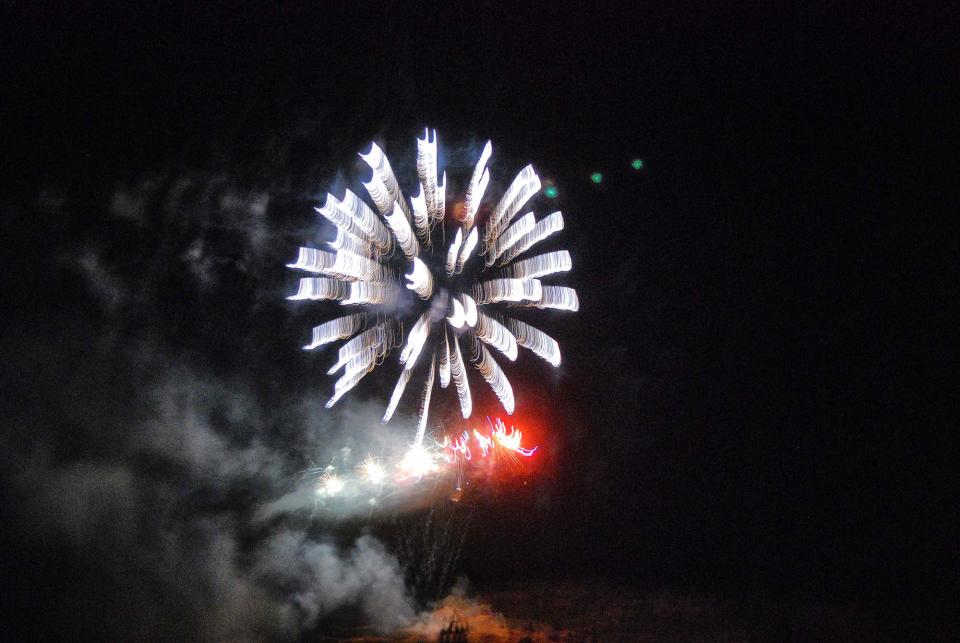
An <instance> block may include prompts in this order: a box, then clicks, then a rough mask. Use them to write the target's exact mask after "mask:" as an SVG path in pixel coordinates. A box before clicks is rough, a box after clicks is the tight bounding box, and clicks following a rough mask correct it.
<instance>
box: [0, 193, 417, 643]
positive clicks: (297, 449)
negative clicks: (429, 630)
mask: <svg viewBox="0 0 960 643" xmlns="http://www.w3.org/2000/svg"><path fill="white" fill-rule="evenodd" d="M237 185H238V184H237V182H236V181H235V180H233V179H232V178H230V177H229V176H226V175H221V174H217V175H213V174H211V175H206V176H204V175H201V174H197V175H192V176H182V177H166V176H161V175H157V176H153V177H151V178H149V179H148V180H140V181H134V182H131V183H124V184H118V185H117V186H116V187H114V188H113V189H112V190H110V192H109V193H104V194H101V195H100V197H99V198H98V199H95V200H94V201H93V202H89V201H78V200H72V198H71V196H70V194H69V192H68V191H67V190H54V191H52V192H51V191H50V190H49V189H48V190H47V192H50V193H51V194H53V193H54V192H55V193H56V194H57V195H58V196H57V198H56V199H51V198H48V197H43V195H41V197H37V198H35V199H33V203H34V206H33V207H34V209H35V211H40V212H42V213H43V214H44V216H45V218H44V219H42V220H41V221H40V223H39V224H37V225H35V226H33V227H31V228H24V227H22V226H21V223H22V221H23V218H25V217H24V216H23V215H25V214H26V215H29V213H30V212H31V210H29V209H27V210H25V211H23V212H12V211H8V212H6V213H5V216H4V218H3V227H4V230H3V232H4V233H9V234H10V235H11V236H13V237H15V238H16V240H18V241H19V242H21V245H22V246H26V247H29V246H30V245H31V244H32V245H36V246H37V247H41V246H44V245H46V246H47V247H46V252H45V253H44V255H40V254H39V253H38V255H37V258H36V260H35V261H36V262H37V263H36V265H32V266H29V268H30V269H32V270H35V273H31V274H35V275H38V276H37V277H36V278H35V279H36V283H33V284H31V286H32V291H31V293H30V294H29V296H27V297H24V298H23V299H22V300H14V302H13V303H14V304H15V305H17V306H18V307H19V309H20V310H21V312H22V313H23V314H22V315H20V316H18V317H17V318H14V320H13V321H11V322H9V328H8V331H7V333H5V337H4V340H3V341H2V343H0V377H2V381H3V384H4V390H5V391H7V392H8V394H7V393H5V395H4V396H3V397H4V400H3V401H2V402H0V407H2V411H3V413H4V416H5V418H6V419H7V421H6V423H5V428H4V430H3V433H2V434H0V465H2V467H3V471H2V472H0V481H2V483H3V499H4V501H5V502H4V504H5V506H6V509H5V513H6V514H9V515H8V516H5V517H6V518H7V520H5V524H6V525H7V527H6V531H7V535H6V538H7V540H8V541H9V544H10V546H11V547H15V548H16V551H20V552H22V562H23V565H24V566H25V568H29V569H34V570H36V573H31V574H27V573H23V574H22V575H21V576H19V577H18V582H19V583H20V584H21V589H20V590H18V591H15V592H12V594H13V595H14V597H15V598H14V601H15V607H16V608H17V609H20V608H23V609H24V614H28V613H29V614H34V615H35V616H33V617H30V618H32V619H33V620H32V621H31V622H30V625H31V630H30V632H31V634H33V635H40V636H43V635H46V636H48V637H60V636H64V635H67V634H70V635H75V636H81V637H83V638H87V637H94V638H110V639H122V640H130V639H138V640H139V639H180V640H196V639H204V640H231V639H232V640H238V639H267V640H285V639H294V638H297V637H298V636H300V635H301V634H302V633H303V632H304V631H308V630H310V629H311V628H317V629H320V630H322V629H323V628H324V623H325V619H328V618H330V617H331V616H336V614H337V613H339V612H341V611H343V610H348V611H349V610H352V611H353V612H356V613H359V614H360V615H362V617H363V618H364V619H365V620H366V621H367V622H368V623H369V624H370V625H371V626H372V627H373V628H375V629H376V630H378V631H381V632H389V631H393V630H395V629H396V628H398V627H401V626H403V625H405V624H407V623H408V622H410V621H411V619H412V618H413V616H414V614H415V611H414V601H413V599H412V597H411V593H410V592H409V591H408V589H407V587H406V586H405V584H404V570H403V567H402V565H401V563H400V561H399V560H398V559H397V557H396V556H395V555H393V554H392V553H391V552H390V551H388V549H387V547H386V546H385V545H384V544H383V543H382V542H380V541H379V540H377V539H376V538H375V537H374V536H373V535H371V534H369V533H362V531H361V532H360V533H359V535H358V534H357V533H356V530H354V532H353V533H348V534H345V533H344V532H343V531H342V530H339V529H338V527H337V524H336V523H335V522H332V521H330V520H326V519H323V518H322V517H317V516H314V515H313V514H312V509H313V502H314V498H313V497H312V494H311V493H310V488H311V487H310V485H311V482H310V479H309V478H305V477H304V472H305V471H307V470H308V469H310V468H311V467H314V466H317V465H318V464H325V463H326V462H328V461H330V459H331V458H333V457H340V458H343V456H344V453H349V452H350V451H351V450H352V451H353V452H354V453H361V452H362V451H363V448H365V447H367V448H369V447H371V446H372V447H373V448H383V449H385V448H392V445H393V443H394V442H395V441H397V440H398V439H399V437H398V436H400V435H401V434H402V431H401V430H400V429H397V428H396V427H392V428H393V429H394V431H392V432H391V433H390V434H387V433H386V432H384V431H383V430H382V429H381V428H380V427H379V417H380V414H382V408H381V407H382V405H377V406H374V405H373V404H367V403H365V402H363V401H362V399H361V400H360V401H357V402H351V401H348V400H345V401H343V402H341V403H340V404H339V405H338V407H337V408H335V409H333V410H330V411H327V410H325V409H323V402H324V400H325V399H326V397H328V395H329V392H328V391H327V390H325V389H321V390H317V389H319V388H320V387H319V386H318V383H322V384H323V385H324V387H325V386H326V384H328V382H326V379H325V378H323V376H322V372H323V369H322V368H320V367H319V366H318V364H319V361H318V360H316V359H315V358H313V357H312V356H310V355H304V354H303V353H302V351H300V349H299V347H300V346H302V345H303V344H304V343H305V342H304V341H303V339H304V337H305V336H306V333H307V332H309V320H308V318H307V317H306V316H303V317H301V318H299V319H292V318H293V317H294V316H299V315H303V314H304V313H301V312H300V311H298V310H294V309H293V307H292V306H289V305H287V304H286V302H285V301H284V299H283V297H284V295H285V294H286V291H287V284H286V280H287V279H288V276H287V275H286V272H288V271H285V270H284V269H283V264H284V263H285V262H286V261H289V260H290V258H291V256H292V253H294V252H295V251H296V246H297V245H298V244H300V243H303V242H304V241H307V242H309V241H311V235H316V225H315V224H316V222H315V221H314V220H313V215H312V210H311V209H310V207H309V206H310V205H312V201H311V200H310V199H307V198H305V197H302V196H300V195H297V194H294V193H293V192H292V191H291V190H290V189H288V188H280V187H277V186H275V185H274V186H271V185H267V186H266V187H263V186H261V187H259V188H257V189H240V188H238V187H237ZM37 204H40V205H37ZM41 205H42V207H40V206H41ZM91 213H92V214H91ZM81 219H84V220H85V225H88V226H89V227H90V228H91V229H93V230H94V233H91V234H86V235H79V236H77V237H76V238H74V237H71V236H69V235H62V234H57V233H56V231H57V230H59V229H61V228H69V227H71V226H74V225H76V223H77V221H79V220H81ZM321 234H323V233H321ZM49 239H56V240H57V242H56V243H55V244H54V245H53V247H52V248H51V247H49V246H50V244H49V243H48V240H49ZM50 258H52V261H50V260H48V259H50ZM297 333H300V334H301V335H303V336H298V335H297ZM311 360H313V361H311ZM311 369H312V370H311ZM376 395H377V396H378V397H377V399H380V396H379V393H377V394H376ZM401 423H402V419H401ZM361 457H362V456H361ZM25 576H31V578H32V580H30V581H29V582H27V581H23V578H24V577H25ZM55 612H56V618H50V616H51V615H53V614H54V613H55ZM21 618H23V615H21ZM65 623H69V624H70V626H69V627H70V631H69V632H66V631H64V630H63V629H58V628H64V627H66V626H65V625H64V624H65Z"/></svg>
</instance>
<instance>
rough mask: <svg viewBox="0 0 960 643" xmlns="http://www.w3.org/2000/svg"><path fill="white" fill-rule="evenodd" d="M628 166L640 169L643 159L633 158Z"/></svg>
mask: <svg viewBox="0 0 960 643" xmlns="http://www.w3.org/2000/svg"><path fill="white" fill-rule="evenodd" d="M630 167H632V168H633V169H635V170H642V169H643V159H633V160H632V161H630Z"/></svg>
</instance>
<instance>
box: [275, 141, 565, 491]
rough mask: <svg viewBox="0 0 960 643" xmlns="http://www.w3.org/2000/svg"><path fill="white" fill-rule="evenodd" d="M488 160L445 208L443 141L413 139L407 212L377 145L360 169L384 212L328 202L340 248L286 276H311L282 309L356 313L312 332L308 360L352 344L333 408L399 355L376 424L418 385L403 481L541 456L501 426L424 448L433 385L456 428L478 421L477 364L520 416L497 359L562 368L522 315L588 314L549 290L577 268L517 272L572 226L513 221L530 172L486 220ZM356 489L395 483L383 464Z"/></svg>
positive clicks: (349, 200) (356, 203)
mask: <svg viewBox="0 0 960 643" xmlns="http://www.w3.org/2000/svg"><path fill="white" fill-rule="evenodd" d="M492 154H493V146H492V144H491V143H490V142H489V141H488V142H487V143H486V145H484V147H483V150H482V152H481V154H480V158H479V160H478V161H477V164H476V167H475V169H474V171H473V174H472V176H471V178H470V181H469V184H468V186H467V190H466V193H465V195H464V197H463V199H462V200H461V201H458V202H455V203H453V204H451V207H449V208H448V207H447V194H446V186H447V177H446V173H445V172H444V173H443V174H442V175H440V176H439V177H438V155H437V135H436V132H435V131H434V132H430V131H427V133H426V135H425V137H424V138H423V139H418V140H417V157H416V158H417V160H416V166H417V179H418V185H417V191H416V194H415V195H414V196H413V197H411V198H409V199H407V197H405V196H404V193H403V191H402V189H401V188H400V186H399V184H398V181H397V177H396V176H395V174H394V172H393V169H392V167H391V165H390V162H389V160H388V159H387V157H386V155H385V154H384V153H383V151H382V150H381V148H380V147H379V146H378V145H377V144H376V143H373V144H371V146H370V150H369V152H367V153H366V154H360V157H361V158H362V159H363V161H364V162H365V163H366V164H367V165H368V166H369V167H370V169H371V170H372V175H371V177H370V180H369V181H367V182H365V183H364V184H363V186H364V188H365V189H366V192H367V194H368V196H369V197H370V200H371V201H372V202H373V204H374V207H375V208H376V211H375V210H374V208H371V207H370V206H369V205H368V204H367V203H366V202H365V201H364V200H363V199H361V198H360V197H359V196H357V195H356V194H354V193H353V192H351V191H350V190H346V192H345V194H344V196H343V198H337V197H336V196H334V195H332V194H328V195H327V198H326V201H325V203H324V204H323V206H322V207H319V208H317V209H316V210H317V212H318V213H319V214H320V216H321V217H323V218H324V219H325V220H326V221H328V222H330V223H332V224H333V225H334V226H335V228H336V236H335V237H334V238H333V239H332V240H330V241H327V242H326V245H327V246H328V247H329V248H330V249H329V250H326V249H319V248H306V247H304V248H300V251H299V253H298V256H297V259H296V261H295V262H293V263H291V264H288V267H290V268H293V269H295V270H299V271H302V272H307V273H311V274H312V275H315V276H310V277H303V278H301V279H300V282H299V285H298V288H297V292H296V293H295V294H293V295H291V296H290V297H288V299H292V300H332V301H338V302H340V304H342V305H344V306H359V307H360V309H359V311H358V312H352V313H349V314H347V315H344V316H339V317H336V318H334V319H331V320H329V321H326V322H324V323H322V324H320V325H319V326H316V327H315V328H314V329H313V332H312V336H311V341H310V342H309V343H308V344H307V345H306V346H304V349H306V350H314V349H317V348H320V347H323V346H325V345H327V344H330V343H333V342H337V341H340V340H347V341H345V342H344V343H343V344H342V345H341V346H340V348H339V350H338V351H337V353H336V358H335V361H334V364H333V365H332V367H331V368H330V369H329V371H328V374H330V375H333V374H336V373H340V376H339V379H338V380H337V381H336V383H335V385H334V393H333V395H332V397H331V398H330V399H329V401H328V402H327V407H330V406H333V405H334V404H336V403H337V401H338V400H339V399H340V398H341V397H343V396H344V395H345V394H346V393H347V392H349V391H350V390H351V389H352V388H354V387H355V386H356V385H357V384H358V383H359V382H360V380H362V379H363V378H364V377H365V376H366V375H367V374H368V373H370V372H371V371H373V370H374V369H375V368H376V367H377V366H380V365H381V364H384V363H385V362H386V360H387V357H388V355H389V354H390V353H391V352H392V351H393V349H395V348H399V349H400V352H399V359H398V360H397V362H398V363H397V364H396V367H399V376H398V379H397V383H396V385H395V387H394V390H393V394H392V395H391V396H390V400H389V402H388V404H387V407H386V410H385V412H384V414H383V418H382V422H384V423H386V422H388V421H389V420H390V418H391V417H393V415H394V413H395V411H396V409H397V406H398V404H399V403H400V401H401V398H402V397H403V394H404V392H405V390H406V388H407V386H408V385H409V384H410V382H411V381H413V380H414V375H416V378H417V379H416V381H418V382H422V392H421V394H420V402H419V410H418V423H417V431H416V435H415V437H414V439H413V442H412V444H411V446H410V449H409V451H408V452H407V453H406V454H405V455H404V457H403V458H402V460H401V462H400V463H399V464H398V465H397V468H398V471H399V472H400V475H401V477H402V478H405V479H417V480H419V479H422V478H423V477H424V476H427V475H429V474H433V473H436V472H438V470H439V468H440V465H439V464H438V461H440V460H446V461H447V462H450V459H451V458H453V460H454V461H457V460H458V459H459V460H470V459H471V458H472V457H473V454H474V453H479V454H481V457H486V456H487V455H488V454H490V453H494V452H508V453H511V454H513V455H514V456H517V455H519V456H525V457H529V456H531V455H533V452H534V451H535V450H536V449H535V448H534V449H532V450H528V449H525V448H523V447H521V446H520V440H521V435H520V432H519V431H514V430H513V429H511V430H510V431H509V432H508V431H507V430H506V428H505V426H504V425H503V423H502V422H500V421H499V420H498V424H497V426H496V427H492V431H491V432H490V433H488V434H482V433H480V432H478V431H474V433H473V434H472V435H471V434H469V433H466V432H465V433H464V434H463V435H461V436H459V437H455V438H453V439H451V440H448V441H447V442H446V443H445V444H440V445H437V446H430V445H425V443H424V436H425V434H426V429H427V421H428V413H429V410H430V400H431V394H432V391H433V388H434V383H435V382H436V381H437V380H439V385H440V388H448V387H449V386H450V383H451V382H453V388H455V389H456V393H457V399H458V401H459V406H460V412H461V415H462V416H463V419H465V420H466V419H468V418H470V417H471V415H472V414H473V397H472V395H471V385H470V381H469V380H470V378H469V377H468V369H467V368H466V364H467V363H468V362H469V363H471V364H473V365H474V367H475V369H476V371H477V372H479V374H480V377H481V378H482V379H483V380H484V382H486V384H487V385H488V386H490V388H491V389H492V390H493V392H494V393H495V395H496V396H497V398H498V399H499V401H500V403H501V404H502V406H503V408H504V410H505V411H506V413H507V414H508V415H512V414H513V412H514V409H515V405H516V396H515V393H514V389H513V387H512V385H511V384H510V381H509V379H508V378H507V375H506V374H505V373H504V371H503V369H502V368H501V366H500V363H498V361H497V358H496V357H495V352H496V353H499V354H500V355H502V356H503V357H504V358H506V359H507V360H508V361H510V362H513V361H515V360H516V359H517V356H518V347H522V348H526V349H527V350H529V351H531V352H532V353H533V354H534V355H536V356H537V357H539V358H541V359H543V360H544V361H546V362H547V363H548V364H550V365H551V366H554V367H558V366H559V365H560V347H559V345H558V344H557V342H556V340H554V339H553V338H552V337H550V336H549V335H547V334H546V333H544V332H543V331H541V330H540V329H538V328H535V327H534V326H532V325H530V324H529V323H527V322H525V321H522V320H520V319H517V318H515V317H514V314H516V313H522V312H523V311H524V310H531V309H555V310H561V311H576V310H578V309H579V306H580V304H579V300H578V298H577V293H576V291H574V290H573V289H572V288H568V287H565V286H557V285H547V284H545V283H543V280H544V279H545V278H549V277H552V276H555V275H557V274H559V273H563V272H567V271H569V270H570V269H571V268H572V262H571V258H570V253H569V252H567V251H566V250H558V251H553V252H547V253H544V254H539V255H535V256H532V257H528V258H524V259H521V257H522V256H524V255H525V254H526V253H527V252H528V251H530V250H531V249H533V248H534V247H536V246H537V245H538V244H540V243H541V242H543V241H544V240H545V239H547V238H548V237H550V236H551V235H553V234H555V233H557V232H559V231H560V230H562V229H563V227H564V222H563V215H562V214H561V213H560V212H559V211H557V212H553V213H552V214H549V215H548V216H545V217H543V218H541V219H539V220H537V218H536V217H535V215H534V213H533V212H532V211H530V212H527V213H525V214H523V215H522V216H518V215H519V214H520V211H521V210H522V209H524V207H525V206H526V205H527V203H528V202H529V201H530V199H531V198H532V197H534V195H536V194H537V193H538V192H539V191H540V188H541V181H540V177H539V176H538V175H537V173H536V172H535V171H534V169H533V167H532V166H530V165H528V166H526V167H524V168H523V169H522V170H521V171H520V172H519V174H517V176H516V178H515V179H514V180H513V181H512V182H511V183H510V185H509V186H508V187H507V189H506V191H505V192H504V193H503V195H502V196H501V198H500V199H499V200H498V201H497V202H496V203H491V204H489V206H487V207H485V206H486V205H487V204H485V203H484V197H485V196H486V192H487V187H488V185H489V183H490V170H489V169H488V167H487V162H488V161H489V160H490V158H491V156H492ZM476 257H479V258H477V259H475V258H476ZM401 284H402V285H403V286H404V287H401ZM508 312H509V315H508V314H507V313H508ZM405 329H406V333H404V331H405ZM490 349H493V350H492V351H491V350H490ZM494 351H495V352H494ZM437 375H439V377H436V376H437ZM471 443H472V445H473V447H472V449H471V447H470V444H471ZM360 478H361V479H364V480H366V481H367V482H368V483H369V484H374V485H379V484H382V483H383V482H384V481H385V480H386V479H388V478H389V475H388V474H387V469H385V465H383V464H382V463H379V462H377V461H373V460H369V461H365V462H364V464H363V465H361V470H360ZM324 484H325V485H326V486H324V487H322V488H323V489H324V492H323V494H321V495H324V494H325V495H327V496H331V495H336V494H337V493H339V492H340V491H341V489H335V488H329V487H330V484H329V480H328V481H327V482H326V483H324ZM334 486H336V485H334Z"/></svg>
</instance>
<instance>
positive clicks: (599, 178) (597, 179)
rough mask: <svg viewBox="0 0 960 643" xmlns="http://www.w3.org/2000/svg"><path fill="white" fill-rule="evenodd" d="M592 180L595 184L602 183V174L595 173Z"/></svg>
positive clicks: (591, 176) (591, 177)
mask: <svg viewBox="0 0 960 643" xmlns="http://www.w3.org/2000/svg"><path fill="white" fill-rule="evenodd" d="M590 180H591V181H593V182H594V183H600V182H601V181H603V175H602V174H600V173H599V172H594V173H593V174H591V175H590Z"/></svg>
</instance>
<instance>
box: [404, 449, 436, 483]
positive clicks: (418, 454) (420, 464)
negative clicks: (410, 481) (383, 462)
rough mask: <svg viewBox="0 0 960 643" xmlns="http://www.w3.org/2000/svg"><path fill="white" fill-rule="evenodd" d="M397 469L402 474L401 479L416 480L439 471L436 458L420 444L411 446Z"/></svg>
mask: <svg viewBox="0 0 960 643" xmlns="http://www.w3.org/2000/svg"><path fill="white" fill-rule="evenodd" d="M397 467H398V468H399V469H400V471H401V472H402V473H403V477H405V478H416V479H417V480H420V479H421V478H423V476H425V475H429V474H431V473H436V472H437V471H439V470H440V465H439V464H438V463H437V458H436V456H435V455H434V454H433V453H431V452H430V451H429V450H428V449H426V448H425V447H424V446H423V445H422V444H414V445H413V446H411V447H410V449H409V450H408V451H407V452H406V454H404V456H403V460H401V461H400V464H398V465H397Z"/></svg>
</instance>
